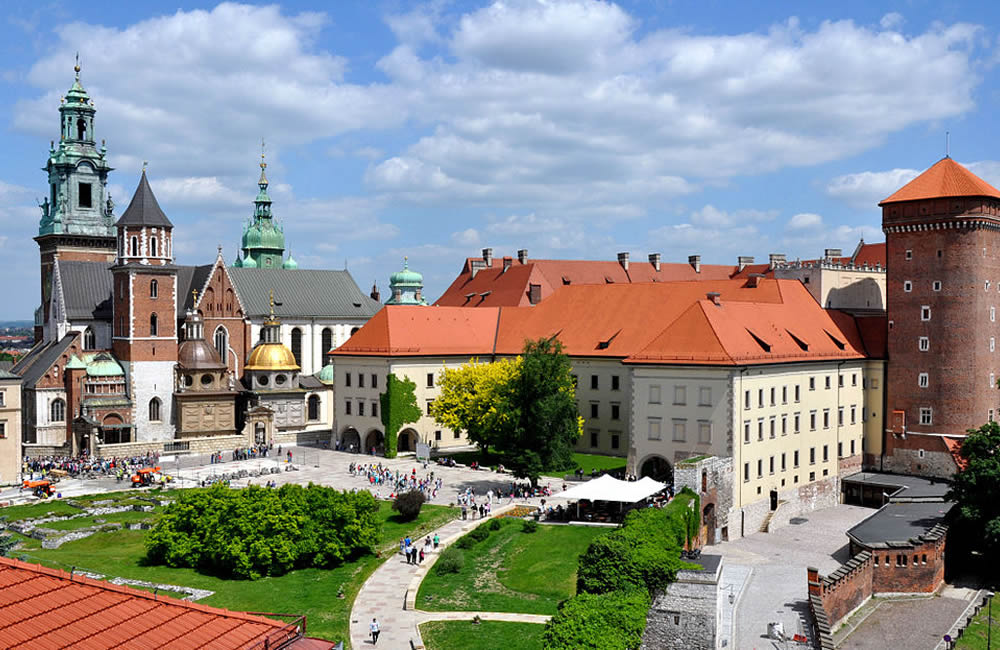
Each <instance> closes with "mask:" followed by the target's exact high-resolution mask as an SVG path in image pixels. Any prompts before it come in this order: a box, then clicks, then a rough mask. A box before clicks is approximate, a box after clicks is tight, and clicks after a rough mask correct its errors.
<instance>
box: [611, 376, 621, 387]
mask: <svg viewBox="0 0 1000 650" xmlns="http://www.w3.org/2000/svg"><path fill="white" fill-rule="evenodd" d="M611 390H621V377H619V376H618V375H611Z"/></svg>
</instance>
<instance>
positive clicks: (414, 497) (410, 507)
mask: <svg viewBox="0 0 1000 650" xmlns="http://www.w3.org/2000/svg"><path fill="white" fill-rule="evenodd" d="M424 500H425V499H424V493H423V492H421V491H420V490H410V491H409V492H403V493H402V494H399V495H397V496H396V500H395V501H393V502H392V509H393V510H395V511H396V512H398V513H399V518H400V519H402V520H403V521H413V520H414V519H416V518H417V517H418V516H419V515H420V506H422V505H424Z"/></svg>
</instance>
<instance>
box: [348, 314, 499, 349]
mask: <svg viewBox="0 0 1000 650" xmlns="http://www.w3.org/2000/svg"><path fill="white" fill-rule="evenodd" d="M499 313H500V310H499V309H498V308H496V307H487V308H483V309H472V308H469V307H428V306H423V305H386V306H385V307H383V308H382V309H381V310H380V311H379V312H378V313H377V314H375V316H373V317H372V319H371V320H369V321H368V322H367V323H365V325H364V327H362V328H361V329H360V330H358V332H357V333H356V334H354V336H352V337H351V338H349V339H348V340H347V342H346V343H344V344H343V345H341V346H340V347H339V348H337V349H336V350H335V351H334V352H333V354H336V355H342V356H404V357H409V356H450V355H461V356H465V355H470V356H478V355H489V354H492V353H493V345H494V341H495V340H496V332H497V321H498V319H499Z"/></svg>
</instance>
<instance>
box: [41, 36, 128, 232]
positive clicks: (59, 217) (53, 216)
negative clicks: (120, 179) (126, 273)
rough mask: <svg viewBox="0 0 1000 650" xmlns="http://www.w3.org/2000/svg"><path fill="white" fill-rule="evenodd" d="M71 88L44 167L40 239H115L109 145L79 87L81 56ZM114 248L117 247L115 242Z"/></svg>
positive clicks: (86, 98) (87, 97) (61, 103)
mask: <svg viewBox="0 0 1000 650" xmlns="http://www.w3.org/2000/svg"><path fill="white" fill-rule="evenodd" d="M73 70H74V72H75V73H76V74H75V76H74V78H73V85H72V86H71V87H70V89H69V91H68V92H67V93H66V96H65V97H63V99H62V101H61V102H60V106H59V122H60V124H59V144H58V145H56V143H55V142H54V141H53V142H52V143H51V146H50V147H49V158H48V161H47V162H46V165H45V167H44V169H45V171H46V172H48V175H49V196H48V197H47V198H46V199H45V201H44V202H42V204H41V205H40V206H39V208H40V209H41V211H42V219H41V222H40V223H39V224H38V236H39V237H42V236H45V235H59V234H69V235H85V236H90V237H103V238H114V237H115V227H114V223H115V219H114V203H113V202H112V200H111V195H110V194H108V191H107V183H108V172H110V171H112V168H111V167H110V166H109V165H108V162H107V147H105V146H104V142H103V141H102V142H101V147H100V148H98V147H97V142H96V139H95V137H94V114H95V113H96V109H95V108H94V102H93V101H91V99H90V96H89V95H88V94H87V91H86V90H84V88H83V86H82V85H81V84H80V57H79V55H77V58H76V65H75V66H74V67H73ZM112 245H113V243H112Z"/></svg>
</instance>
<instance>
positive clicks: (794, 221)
mask: <svg viewBox="0 0 1000 650" xmlns="http://www.w3.org/2000/svg"><path fill="white" fill-rule="evenodd" d="M822 223H823V217H821V216H819V215H818V214H813V213H811V212H801V213H799V214H796V215H793V216H792V218H791V219H789V220H788V225H787V228H788V230H792V231H795V230H812V229H815V228H817V227H818V226H820V225H822Z"/></svg>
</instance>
